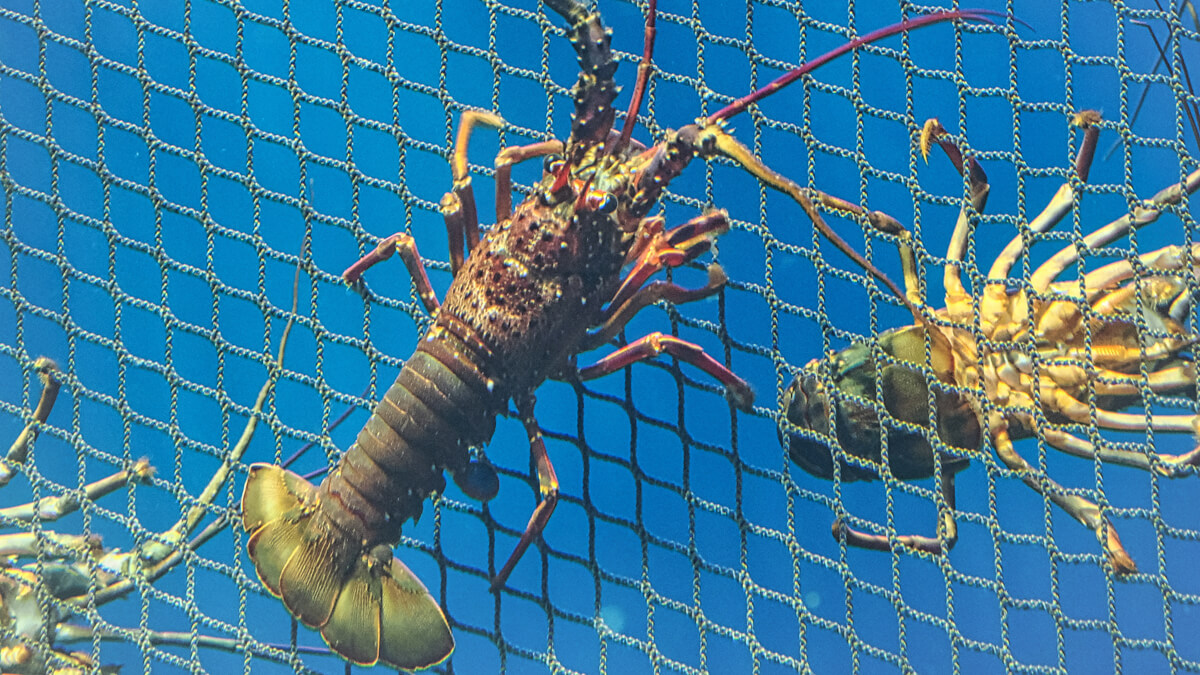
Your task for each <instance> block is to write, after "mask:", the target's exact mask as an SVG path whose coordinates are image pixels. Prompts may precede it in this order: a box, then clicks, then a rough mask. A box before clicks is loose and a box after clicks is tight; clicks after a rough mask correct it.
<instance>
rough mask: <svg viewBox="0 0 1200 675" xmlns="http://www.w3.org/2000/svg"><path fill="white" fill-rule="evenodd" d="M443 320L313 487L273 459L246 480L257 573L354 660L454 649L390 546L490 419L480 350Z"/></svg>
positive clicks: (438, 657)
mask: <svg viewBox="0 0 1200 675" xmlns="http://www.w3.org/2000/svg"><path fill="white" fill-rule="evenodd" d="M447 324H449V325H450V326H452V327H457V326H455V322H454V321H453V320H452V319H449V318H448V317H447V318H446V319H444V320H439V322H438V325H436V326H434V328H433V329H431V331H430V333H429V334H428V335H427V336H426V338H425V339H423V340H422V341H421V343H420V345H419V346H418V348H417V351H416V352H415V353H414V354H413V356H412V358H410V359H409V361H408V363H406V364H405V366H404V368H403V369H402V370H401V371H400V375H399V376H398V377H397V378H396V381H395V383H394V384H393V385H392V387H391V388H390V389H389V390H388V392H387V393H386V394H385V395H384V397H383V399H382V400H381V401H380V402H379V403H378V404H377V405H376V407H375V411H374V412H373V413H372V414H371V418H370V419H369V420H368V422H367V424H366V425H365V426H364V427H363V429H362V431H360V432H359V435H358V438H357V440H356V441H355V443H354V445H353V446H351V448H350V450H348V451H347V452H346V454H345V455H343V456H342V458H341V460H340V461H339V462H338V465H337V467H335V468H334V469H333V471H332V472H331V473H330V475H329V476H328V477H327V478H326V479H325V480H324V481H323V482H322V483H321V485H320V486H313V485H312V484H311V483H309V482H308V481H306V480H304V479H303V478H301V477H300V476H298V475H296V474H295V473H292V472H291V471H288V470H286V469H283V468H281V467H278V466H273V465H269V464H255V465H253V466H252V467H251V469H250V477H249V478H248V479H247V481H246V488H245V491H244V493H243V496H242V517H243V522H244V524H245V527H246V529H247V531H249V532H250V533H251V536H250V542H249V553H250V557H251V559H252V560H253V561H254V566H255V570H256V571H257V573H258V576H259V579H261V580H262V582H263V584H264V585H265V586H266V587H267V588H268V589H269V590H270V591H271V592H272V593H273V594H275V595H277V596H279V597H280V598H282V599H283V602H284V605H285V606H286V607H287V608H288V610H289V611H290V612H291V613H292V614H293V615H294V616H295V617H296V618H297V619H299V620H300V621H302V622H303V623H305V624H306V625H308V626H311V627H313V628H318V629H320V631H321V635H322V637H324V638H325V640H326V641H327V642H328V643H329V645H330V647H332V648H333V649H334V651H336V652H338V653H339V654H341V655H343V656H345V657H346V658H348V659H350V660H352V661H354V662H356V663H360V664H372V663H375V662H377V661H382V662H384V663H387V664H389V665H392V666H395V667H399V668H406V669H412V668H423V667H427V666H430V665H434V664H436V663H439V662H441V661H442V660H443V659H445V658H446V657H447V656H449V654H450V653H451V652H452V651H453V649H454V639H453V637H452V636H451V634H450V627H449V625H448V623H447V621H446V618H445V616H444V615H443V613H442V610H441V608H440V607H439V606H438V604H437V602H435V601H434V599H433V598H432V597H431V596H430V595H429V592H428V591H427V590H426V589H425V587H424V586H423V585H422V584H421V582H420V581H419V580H418V579H417V578H416V577H415V576H414V575H413V574H412V572H410V571H409V570H408V568H407V567H405V566H404V564H403V563H401V562H400V561H399V560H397V559H395V558H394V557H393V556H392V551H391V547H392V545H393V544H394V543H395V542H396V541H397V540H398V539H399V538H400V526H401V524H402V523H403V522H404V521H406V520H408V519H409V518H414V519H415V518H417V517H418V516H419V515H420V513H421V507H422V504H423V502H424V500H425V498H426V497H428V496H429V494H430V493H432V492H434V491H439V490H441V489H442V488H443V487H444V486H445V479H444V477H443V471H444V470H446V469H449V470H451V471H456V470H460V469H462V468H463V467H465V466H466V464H467V461H468V452H467V451H468V448H469V446H470V445H471V444H473V443H482V442H485V441H486V440H488V438H490V436H491V434H492V430H493V429H494V426H495V417H496V412H495V410H496V403H495V401H497V400H499V399H498V398H497V397H496V396H495V395H494V394H493V391H492V390H494V389H495V385H494V383H492V384H489V382H491V380H490V379H489V377H488V376H487V375H486V374H485V373H484V372H483V370H482V365H483V363H484V362H485V361H486V355H485V354H483V353H481V352H480V351H479V349H480V345H473V344H472V342H471V341H470V338H469V337H466V336H464V337H460V336H459V334H458V333H461V332H462V331H461V330H453V328H451V329H447V328H446V326H447ZM460 325H461V324H460ZM464 338H465V339H464Z"/></svg>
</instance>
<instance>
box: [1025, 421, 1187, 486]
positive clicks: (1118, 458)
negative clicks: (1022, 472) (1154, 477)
mask: <svg viewBox="0 0 1200 675" xmlns="http://www.w3.org/2000/svg"><path fill="white" fill-rule="evenodd" d="M1043 437H1044V438H1045V439H1046V442H1047V443H1049V444H1050V445H1051V446H1053V447H1055V448H1057V449H1059V450H1062V451H1063V452H1065V453H1067V454H1069V455H1075V456H1076V457H1082V458H1084V459H1091V460H1095V459H1096V458H1097V457H1099V458H1100V461H1102V462H1107V463H1112V464H1119V465H1121V466H1128V467H1133V468H1135V469H1141V470H1143V471H1155V472H1157V473H1159V474H1160V475H1163V476H1166V477H1167V478H1179V477H1180V476H1186V475H1187V474H1189V473H1192V472H1194V471H1195V469H1196V467H1198V466H1200V447H1197V448H1195V449H1193V450H1192V451H1191V452H1187V453H1184V454H1182V455H1168V454H1166V453H1161V452H1156V453H1144V452H1136V451H1134V450H1123V449H1120V448H1104V447H1102V448H1100V449H1099V450H1097V449H1096V446H1095V445H1093V444H1092V443H1090V442H1088V441H1085V440H1084V439H1082V438H1079V437H1078V436H1075V435H1073V434H1069V433H1067V432H1065V431H1061V430H1059V429H1047V430H1045V431H1044V436H1043ZM1151 458H1153V459H1151Z"/></svg>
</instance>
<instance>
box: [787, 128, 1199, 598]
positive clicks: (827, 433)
mask: <svg viewBox="0 0 1200 675" xmlns="http://www.w3.org/2000/svg"><path fill="white" fill-rule="evenodd" d="M1099 122H1100V116H1099V114H1098V113H1096V112H1092V111H1085V112H1082V113H1079V114H1078V115H1076V117H1075V119H1074V120H1073V123H1074V124H1075V125H1077V126H1079V127H1082V128H1083V129H1084V141H1083V143H1082V144H1081V146H1080V150H1079V154H1078V156H1077V158H1076V166H1075V171H1076V175H1077V177H1078V179H1079V180H1080V181H1086V180H1087V175H1088V169H1089V167H1090V165H1091V162H1092V157H1093V155H1094V152H1095V147H1096V140H1097V137H1098V133H1099V130H1098V128H1097V126H1096V124H1098V123H1099ZM934 143H936V144H937V145H938V146H939V147H941V148H942V150H943V151H944V152H945V153H946V155H947V156H948V157H950V159H951V161H952V162H953V163H954V165H955V167H956V168H957V169H958V171H959V172H960V173H963V172H965V175H966V177H967V178H968V180H969V182H970V194H971V198H970V200H969V203H966V204H964V205H963V207H962V210H961V212H960V214H959V218H958V222H957V223H956V225H955V229H954V234H953V236H952V238H951V241H950V245H949V247H948V250H947V252H946V259H947V261H948V264H947V266H946V269H945V281H944V284H945V288H946V298H945V302H946V305H945V307H944V308H942V309H938V310H936V311H935V312H934V314H933V316H934V320H933V321H931V322H928V323H927V324H926V325H913V326H906V327H903V328H897V329H894V330H890V331H887V332H886V333H883V334H882V335H880V336H879V338H878V340H877V341H875V344H874V345H871V344H866V343H860V344H855V345H852V346H851V347H849V348H847V349H844V350H842V351H840V352H837V353H835V354H832V355H830V356H828V357H826V358H824V359H820V360H814V361H812V362H810V363H809V364H808V365H807V366H805V367H804V369H803V371H802V372H801V373H800V374H799V375H798V376H797V377H796V379H795V380H794V381H793V382H792V383H791V385H790V386H789V387H788V389H787V390H786V392H785V394H784V397H783V403H782V407H783V413H784V416H785V417H786V418H787V421H788V422H789V423H790V424H791V425H793V426H794V427H798V428H799V430H800V431H796V430H788V431H786V433H784V434H783V436H784V442H785V443H786V445H787V446H788V449H789V453H790V455H791V457H792V459H793V460H794V461H795V462H796V463H797V464H798V465H799V466H800V467H802V468H803V469H804V470H806V471H808V472H809V473H811V474H813V475H815V476H818V477H823V478H833V477H834V474H835V471H837V472H839V474H840V478H841V480H843V481H854V480H871V479H874V478H876V477H878V476H879V474H880V472H881V471H883V470H884V467H883V466H882V460H883V455H882V450H883V448H882V445H883V443H882V441H883V435H884V429H886V435H887V436H886V437H887V462H888V468H887V470H890V472H891V474H892V475H893V476H895V477H896V478H898V479H901V480H912V479H919V478H927V477H930V476H932V475H934V473H935V472H939V473H940V484H941V490H942V494H943V497H944V504H945V507H946V508H944V509H941V510H940V518H939V521H940V523H941V529H940V531H939V536H937V537H927V536H920V535H907V534H905V535H898V536H896V537H895V539H894V540H893V539H891V538H889V537H887V536H884V535H878V534H868V533H865V532H861V531H858V530H855V529H852V528H850V527H848V526H847V525H845V524H844V523H843V522H842V521H841V520H840V519H839V520H837V521H836V522H835V523H834V526H833V532H834V535H835V536H836V537H842V536H844V537H845V538H846V542H847V543H848V544H850V545H853V546H860V547H864V548H871V549H878V550H890V548H891V545H892V543H893V541H894V542H895V543H898V544H900V545H903V546H907V547H911V548H914V549H919V550H923V551H928V552H932V553H941V552H942V551H943V550H946V549H949V548H950V547H952V546H953V545H954V543H955V541H956V540H957V537H958V534H957V527H956V525H955V521H954V476H955V474H956V473H957V472H958V471H961V470H962V469H964V468H966V467H967V465H968V463H969V460H968V457H969V455H970V454H971V453H972V452H974V451H977V450H978V449H979V448H980V447H981V446H982V444H983V441H984V430H986V432H987V435H988V440H989V441H990V442H991V444H992V446H993V447H994V448H995V451H996V454H997V455H998V456H999V457H1000V460H1001V461H1002V462H1003V463H1004V465H1005V466H1007V467H1008V468H1009V469H1011V470H1013V471H1014V472H1016V473H1017V475H1018V476H1020V478H1021V480H1023V481H1024V482H1025V483H1026V484H1028V485H1029V486H1030V487H1032V488H1033V489H1034V490H1037V491H1038V492H1041V493H1044V494H1045V495H1046V496H1047V497H1048V498H1049V499H1050V500H1051V501H1053V502H1054V503H1055V504H1057V505H1059V506H1060V507H1061V508H1063V509H1064V510H1065V511H1066V512H1067V513H1069V514H1070V515H1071V516H1072V517H1074V518H1075V519H1076V520H1078V521H1079V522H1081V523H1083V524H1084V525H1085V526H1086V527H1088V528H1089V529H1090V530H1092V531H1093V532H1095V534H1096V537H1097V538H1098V539H1099V541H1100V543H1101V544H1102V545H1103V546H1104V549H1105V551H1106V553H1107V556H1108V560H1109V562H1110V563H1111V564H1112V568H1113V570H1114V571H1115V572H1116V573H1117V574H1127V573H1132V572H1135V571H1137V566H1136V565H1135V564H1134V562H1133V560H1132V558H1131V557H1130V556H1129V554H1128V553H1127V552H1126V551H1125V548H1124V547H1123V546H1122V545H1121V540H1120V538H1119V537H1118V536H1117V531H1116V529H1115V528H1114V527H1113V526H1112V524H1111V523H1109V522H1108V521H1107V519H1105V517H1104V516H1103V515H1102V514H1101V512H1100V509H1099V507H1097V505H1096V504H1094V503H1092V502H1091V501H1089V500H1087V499H1085V498H1083V497H1080V496H1077V495H1073V494H1068V493H1067V492H1066V491H1065V490H1064V489H1063V488H1062V487H1061V486H1060V485H1059V484H1058V483H1056V482H1055V481H1054V480H1053V479H1051V478H1050V477H1049V476H1047V475H1045V474H1044V473H1043V472H1041V471H1039V470H1037V469H1035V468H1034V467H1033V466H1031V465H1030V464H1029V463H1028V462H1027V461H1026V460H1025V459H1024V458H1023V457H1021V455H1020V454H1018V453H1017V451H1016V449H1015V447H1014V446H1013V440H1014V439H1018V438H1021V437H1025V436H1032V435H1037V436H1039V437H1040V438H1042V439H1044V440H1045V442H1046V443H1047V444H1049V445H1051V446H1053V447H1055V448H1057V449H1059V450H1062V451H1064V452H1067V453H1070V454H1072V455H1077V456H1080V457H1084V458H1089V459H1094V458H1095V457H1097V456H1099V457H1100V459H1101V460H1103V461H1105V462H1112V463H1115V464H1122V465H1126V466H1133V467H1138V468H1141V469H1145V470H1148V471H1155V472H1158V473H1160V474H1162V475H1164V476H1169V477H1176V476H1182V475H1187V474H1191V473H1193V472H1194V471H1195V469H1196V467H1197V466H1200V448H1197V449H1194V450H1192V451H1191V452H1188V453H1185V454H1182V455H1167V454H1154V453H1141V452H1135V451H1131V450H1125V449H1117V448H1107V447H1100V448H1096V447H1094V446H1093V444H1092V443H1091V442H1090V441H1088V440H1085V439H1083V438H1080V437H1078V436H1076V435H1073V434H1071V433H1069V432H1067V431H1065V430H1064V429H1063V428H1061V426H1062V425H1063V424H1072V423H1073V424H1081V425H1087V426H1091V425H1095V426H1096V427H1099V428H1101V429H1113V430H1127V431H1144V430H1146V429H1147V425H1149V427H1150V428H1152V429H1153V430H1154V431H1166V432H1178V433H1188V434H1195V433H1196V432H1197V428H1198V418H1197V417H1196V416H1195V415H1167V414H1152V415H1149V416H1147V415H1146V414H1142V413H1139V414H1131V413H1123V412H1120V410H1121V409H1123V408H1127V407H1138V406H1141V405H1143V402H1142V397H1141V393H1142V391H1143V387H1148V388H1149V390H1151V391H1154V392H1156V393H1168V392H1170V393H1180V392H1182V393H1186V394H1187V395H1189V396H1193V397H1194V396H1195V393H1196V368H1195V361H1194V360H1193V358H1192V355H1191V350H1192V348H1193V346H1194V344H1195V341H1196V336H1195V335H1192V334H1190V333H1188V332H1186V330H1185V325H1186V320H1187V315H1188V312H1189V310H1190V309H1191V305H1192V296H1193V294H1194V293H1195V292H1196V289H1197V277H1196V266H1195V265H1196V261H1197V258H1200V244H1193V245H1192V246H1191V247H1179V246H1169V247H1166V248H1163V249H1159V250H1157V251H1153V252H1151V253H1147V254H1144V255H1141V256H1139V257H1137V258H1136V259H1132V258H1131V259H1128V260H1121V261H1118V262H1114V263H1112V264H1109V265H1106V266H1104V267H1101V268H1099V269H1096V270H1094V271H1092V272H1089V273H1088V274H1086V275H1085V276H1084V277H1083V278H1082V279H1080V280H1078V281H1056V280H1057V279H1058V277H1059V276H1060V275H1061V274H1062V272H1063V271H1064V270H1065V269H1067V268H1069V267H1070V266H1071V265H1073V264H1075V263H1076V262H1077V261H1078V259H1079V252H1078V250H1077V249H1076V248H1075V247H1074V245H1068V246H1067V247H1064V248H1063V249H1062V250H1061V251H1059V252H1058V253H1057V254H1056V255H1054V256H1053V257H1051V258H1050V259H1049V260H1047V261H1046V262H1045V263H1043V264H1042V265H1041V266H1040V267H1038V268H1037V269H1036V270H1035V271H1034V272H1033V274H1032V275H1031V276H1030V278H1029V283H1028V285H1026V286H1022V287H1021V288H1020V289H1019V290H1016V291H1012V290H1010V289H1011V287H1012V286H1011V283H1010V282H1011V280H1010V279H1009V278H1008V275H1009V272H1010V271H1011V270H1012V268H1013V265H1014V263H1015V261H1016V260H1017V258H1018V256H1020V254H1021V253H1022V252H1023V251H1024V250H1025V239H1024V238H1022V236H1020V235H1018V236H1017V237H1016V238H1014V239H1013V240H1012V241H1011V242H1010V243H1009V244H1008V246H1007V247H1005V248H1004V249H1003V251H1002V252H1001V253H1000V255H999V256H998V257H997V258H996V260H995V262H994V263H993V264H992V267H991V270H990V271H989V272H988V281H987V283H986V285H985V286H984V288H983V290H982V293H980V294H979V295H972V294H971V293H969V292H968V291H967V290H966V289H965V288H964V287H963V284H962V280H961V278H960V269H959V266H960V264H961V262H962V260H963V257H964V255H965V254H966V249H967V241H968V234H969V232H970V231H971V228H970V219H971V216H972V215H973V214H976V213H981V212H982V211H983V208H984V204H985V203H986V201H987V196H988V183H987V176H986V175H985V174H984V172H983V168H982V167H981V166H980V165H979V164H978V163H977V162H976V161H975V160H974V159H970V160H968V161H967V162H966V163H965V164H964V162H963V157H962V154H961V152H960V151H959V149H958V147H957V146H956V145H955V144H954V143H953V142H952V141H951V140H950V139H949V138H948V136H947V134H946V132H945V130H944V129H943V128H942V127H941V125H940V124H938V122H937V120H930V121H929V122H927V123H926V125H925V129H924V131H923V134H922V148H921V150H922V154H924V155H926V156H928V152H929V150H930V149H931V147H932V145H933V144H934ZM1198 186H1200V171H1196V172H1193V173H1192V174H1191V175H1189V176H1188V177H1187V179H1186V180H1185V181H1184V182H1182V183H1180V184H1176V185H1173V186H1171V187H1168V188H1166V189H1164V190H1162V191H1160V192H1159V193H1158V194H1156V195H1155V196H1154V197H1153V198H1151V199H1150V200H1148V201H1146V202H1142V203H1141V204H1140V205H1138V206H1137V207H1135V208H1134V209H1133V210H1132V211H1131V212H1130V213H1129V214H1128V215H1125V216H1123V217H1121V218H1118V219H1116V220H1114V221H1113V222H1111V223H1109V224H1107V225H1105V226H1103V227H1101V228H1099V229H1097V230H1095V231H1094V232H1092V233H1091V234H1089V235H1088V236H1087V237H1085V238H1084V244H1085V245H1086V246H1088V247H1097V246H1104V245H1107V244H1108V243H1110V242H1112V241H1114V240H1116V239H1118V238H1120V237H1123V236H1125V235H1127V234H1128V233H1129V232H1130V231H1131V230H1133V229H1134V228H1137V227H1141V226H1143V225H1146V224H1148V223H1151V222H1153V221H1154V220H1156V219H1157V218H1158V216H1159V215H1160V213H1161V212H1162V211H1163V210H1164V209H1165V208H1167V207H1169V206H1171V205H1176V204H1179V203H1180V201H1181V200H1182V199H1183V198H1184V195H1185V193H1186V194H1191V193H1193V192H1195V190H1196V188H1197V187H1198ZM1076 199H1077V195H1076V192H1075V189H1074V188H1073V187H1072V185H1071V182H1070V181H1068V182H1067V183H1065V184H1064V185H1063V186H1062V187H1061V188H1060V189H1059V191H1058V193H1057V194H1056V195H1055V196H1054V198H1053V199H1052V201H1051V202H1050V204H1049V205H1047V207H1046V208H1045V210H1044V211H1042V213H1041V214H1039V215H1038V216H1037V217H1036V218H1035V219H1034V220H1032V221H1031V222H1030V223H1029V230H1030V231H1031V232H1045V231H1047V230H1049V229H1050V228H1052V227H1054V225H1055V224H1057V223H1058V222H1059V221H1061V220H1062V219H1063V217H1064V216H1065V215H1066V214H1067V213H1069V212H1070V210H1071V209H1072V208H1073V207H1074V204H1075V201H1076ZM890 229H892V231H894V232H896V233H898V234H899V235H900V241H901V242H904V241H905V240H906V237H907V236H908V233H907V232H905V231H903V228H901V227H900V226H899V224H898V223H894V222H893V223H891V225H890ZM901 257H902V260H903V263H904V268H905V282H906V287H907V291H908V294H909V298H910V300H912V301H913V302H914V303H921V302H922V298H921V296H920V291H919V290H918V289H919V281H918V279H917V273H916V262H915V257H914V255H913V253H912V251H911V249H909V248H908V246H907V244H904V243H902V245H901ZM927 350H928V357H927ZM1143 369H1145V371H1147V372H1148V373H1149V374H1148V376H1147V377H1145V378H1143V375H1142V372H1143ZM877 378H878V379H877ZM877 383H878V386H879V387H881V389H879V388H877ZM931 394H932V400H933V402H934V405H933V408H932V410H931V409H930V405H929V403H928V401H930V400H931V397H930V396H931ZM1092 397H1094V398H1092ZM1089 398H1091V399H1092V400H1094V403H1095V406H1094V409H1093V406H1089V405H1088V404H1087V402H1086V401H1088V400H1089ZM932 436H936V437H937V438H938V439H940V440H941V441H942V442H943V443H944V444H945V446H949V448H948V449H935V444H934V443H931V440H930V439H931V437H932ZM945 446H943V447H945ZM831 447H837V448H840V450H831ZM835 465H836V467H837V468H836V469H835Z"/></svg>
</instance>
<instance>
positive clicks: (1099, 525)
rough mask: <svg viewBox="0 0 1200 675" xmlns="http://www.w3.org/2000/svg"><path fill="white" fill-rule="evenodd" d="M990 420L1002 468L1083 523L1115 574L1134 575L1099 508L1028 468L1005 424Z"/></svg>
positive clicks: (996, 417) (1133, 567) (1129, 560)
mask: <svg viewBox="0 0 1200 675" xmlns="http://www.w3.org/2000/svg"><path fill="white" fill-rule="evenodd" d="M992 417H993V419H992V420H991V424H990V427H991V429H992V442H993V444H994V445H995V448H996V454H997V455H999V456H1000V459H1001V461H1003V462H1004V464H1005V466H1007V467H1008V468H1009V469H1011V470H1012V471H1014V472H1016V473H1017V474H1018V475H1019V476H1020V478H1021V480H1022V481H1024V483H1025V484H1026V485H1028V486H1029V487H1031V488H1033V489H1034V490H1036V491H1037V492H1038V493H1039V494H1042V495H1043V496H1045V497H1048V498H1049V499H1050V501H1052V502H1054V503H1055V504H1058V506H1059V507H1060V508H1061V509H1062V510H1064V511H1066V512H1067V513H1068V514H1070V516H1071V517H1072V518H1074V519H1075V520H1078V521H1079V522H1080V523H1083V525H1084V527H1087V528H1088V529H1089V530H1092V531H1093V532H1095V533H1096V538H1097V539H1098V540H1099V541H1100V544H1101V545H1103V546H1104V550H1105V551H1106V552H1107V553H1108V560H1109V562H1110V563H1111V564H1112V566H1113V570H1114V571H1115V572H1116V573H1117V574H1131V573H1133V572H1137V565H1135V564H1134V562H1133V559H1132V558H1130V557H1129V554H1128V553H1127V552H1126V551H1125V547H1124V546H1122V545H1121V538H1120V537H1119V536H1118V535H1117V530H1116V528H1114V527H1113V525H1112V523H1110V522H1108V519H1106V518H1105V517H1104V516H1103V515H1101V514H1100V507H1098V506H1096V505H1095V504H1094V503H1092V502H1091V501H1088V500H1087V499H1084V498H1083V497H1078V496H1075V495H1069V494H1065V490H1064V489H1063V487H1062V486H1061V485H1059V484H1058V483H1056V482H1055V481H1054V480H1053V479H1051V478H1050V477H1049V476H1047V475H1045V474H1044V473H1043V472H1041V471H1038V470H1037V469H1034V468H1033V467H1032V466H1030V465H1029V463H1028V462H1026V461H1025V458H1024V457H1021V455H1019V454H1018V453H1017V450H1016V448H1015V447H1013V443H1012V439H1011V438H1010V437H1009V434H1008V423H1007V422H1005V421H1004V419H1003V417H1002V416H1000V415H993V416H992Z"/></svg>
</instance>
